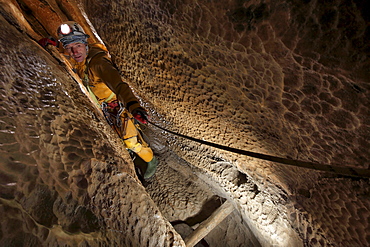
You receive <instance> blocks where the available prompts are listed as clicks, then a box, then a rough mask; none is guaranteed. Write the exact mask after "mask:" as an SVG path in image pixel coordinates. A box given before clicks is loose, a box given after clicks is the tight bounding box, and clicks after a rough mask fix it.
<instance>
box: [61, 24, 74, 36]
mask: <svg viewBox="0 0 370 247" xmlns="http://www.w3.org/2000/svg"><path fill="white" fill-rule="evenodd" d="M59 30H60V31H59V32H60V33H61V34H63V35H67V34H70V33H71V32H72V31H73V30H72V28H71V27H70V26H69V25H68V24H62V25H61V26H60V28H59Z"/></svg>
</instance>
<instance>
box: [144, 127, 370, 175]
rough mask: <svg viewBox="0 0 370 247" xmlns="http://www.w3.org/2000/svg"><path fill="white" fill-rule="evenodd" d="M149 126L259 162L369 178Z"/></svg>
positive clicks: (348, 169) (343, 169)
mask: <svg viewBox="0 0 370 247" xmlns="http://www.w3.org/2000/svg"><path fill="white" fill-rule="evenodd" d="M148 122H149V123H150V124H152V125H153V126H155V127H157V128H159V129H161V130H164V131H166V132H168V133H170V134H173V135H176V136H179V137H182V138H185V139H188V140H191V141H194V142H198V143H200V144H204V145H207V146H211V147H215V148H218V149H222V150H226V151H229V152H233V153H237V154H242V155H246V156H249V157H254V158H257V159H261V160H267V161H272V162H276V163H280V164H284V165H290V166H296V167H303V168H308V169H312V170H318V171H325V172H331V173H335V174H339V175H344V176H350V177H360V178H370V170H369V169H363V168H353V167H343V166H332V165H326V164H320V163H315V162H308V161H301V160H294V159H287V158H281V157H276V156H272V155H267V154H261V153H255V152H251V151H246V150H242V149H237V148H232V147H227V146H224V145H220V144H217V143H212V142H208V141H203V140H200V139H196V138H194V137H190V136H186V135H183V134H180V133H176V132H174V131H171V130H168V129H165V128H163V127H161V126H159V125H157V124H155V123H153V122H151V121H148Z"/></svg>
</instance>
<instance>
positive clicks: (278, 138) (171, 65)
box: [85, 0, 370, 246]
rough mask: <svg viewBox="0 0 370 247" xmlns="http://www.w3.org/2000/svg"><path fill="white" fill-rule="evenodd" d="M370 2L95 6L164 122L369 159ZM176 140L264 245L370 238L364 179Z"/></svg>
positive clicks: (234, 143)
mask: <svg viewBox="0 0 370 247" xmlns="http://www.w3.org/2000/svg"><path fill="white" fill-rule="evenodd" d="M366 5H367V4H366V2H365V1H330V3H329V2H325V3H321V2H318V1H303V2H302V1H277V2H276V1H226V0H225V1H217V2H215V1H176V0H173V1H150V0H147V1H145V0H142V1H109V3H108V2H105V1H99V2H95V3H91V2H89V3H88V4H85V8H86V10H87V14H88V16H89V17H90V19H91V21H92V23H93V25H94V26H95V28H96V29H97V31H98V33H99V34H100V35H101V37H102V38H103V40H104V41H105V42H106V44H107V45H108V46H109V47H110V50H111V51H112V53H113V54H114V55H115V56H116V61H117V63H118V64H119V66H120V67H121V68H122V70H123V71H124V75H125V76H126V77H127V79H128V80H129V81H130V82H131V83H132V85H134V87H135V88H136V89H137V92H138V93H139V94H140V95H141V96H142V97H143V99H144V100H145V101H146V102H148V106H149V107H152V108H151V109H153V110H155V112H156V114H157V115H156V116H158V119H159V120H158V121H160V120H161V119H162V120H165V122H161V123H162V124H163V125H164V126H165V127H167V128H170V129H172V130H175V131H178V132H180V133H183V134H187V135H190V136H193V137H197V138H201V139H205V140H208V141H213V142H216V143H220V144H224V145H226V146H231V147H236V148H241V149H246V150H251V151H255V152H262V153H267V154H271V155H277V156H281V157H289V158H294V159H300V160H309V161H310V160H311V161H316V162H319V163H329V164H330V163H331V164H333V165H338V166H353V167H363V168H368V167H369V163H368V160H369V156H370V152H369V150H368V146H369V140H370V138H369V137H370V131H369V125H368V123H369V85H368V78H369V70H368V67H369V57H368V54H369V51H368V46H367V44H368V40H369V29H368V14H367V13H366V11H365V9H366ZM112 34H117V35H112ZM168 142H169V143H170V147H172V148H173V149H174V150H176V151H177V152H178V154H179V155H180V156H182V157H183V158H185V159H186V160H187V161H189V162H190V163H192V164H193V165H194V166H197V167H198V168H200V172H199V174H198V175H199V176H200V177H202V178H203V179H204V180H205V181H207V182H209V184H211V185H212V186H214V187H215V188H219V191H220V194H222V195H223V196H225V197H229V198H231V199H232V200H235V202H236V203H237V204H238V205H239V210H240V212H241V213H242V214H243V215H244V220H245V221H246V222H247V223H248V225H249V227H250V228H251V229H252V230H253V231H254V233H255V234H256V236H257V237H258V238H259V240H260V242H261V243H262V244H263V245H274V244H275V245H284V246H288V245H290V246H297V245H299V244H302V245H303V244H306V245H344V246H349V245H350V244H355V245H360V246H361V245H368V244H369V230H368V229H369V216H370V215H369V203H370V201H369V196H368V193H369V183H368V180H367V179H363V180H362V179H359V180H356V179H350V178H345V177H341V176H339V177H338V176H336V175H335V174H330V173H328V174H325V173H319V172H315V171H311V170H306V169H300V168H295V167H286V166H282V165H279V164H271V163H269V162H263V161H259V160H255V159H252V158H248V157H243V156H238V155H233V154H230V153H226V152H223V151H220V150H214V149H211V148H209V147H205V146H199V145H198V144H195V143H192V142H188V141H184V140H181V139H177V138H173V137H172V136H169V138H168ZM218 161H226V162H218ZM334 225H335V226H334Z"/></svg>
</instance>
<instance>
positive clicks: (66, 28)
mask: <svg viewBox="0 0 370 247" xmlns="http://www.w3.org/2000/svg"><path fill="white" fill-rule="evenodd" d="M57 32H58V38H59V41H60V42H62V44H63V47H66V46H67V45H69V44H72V43H77V42H79V43H83V44H87V38H89V37H90V36H89V35H87V34H86V33H85V31H84V30H83V28H82V27H81V26H80V25H79V24H78V23H77V22H74V21H67V22H63V23H62V24H61V25H60V26H59V28H58V31H57Z"/></svg>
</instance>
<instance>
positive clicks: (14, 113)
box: [0, 15, 183, 246]
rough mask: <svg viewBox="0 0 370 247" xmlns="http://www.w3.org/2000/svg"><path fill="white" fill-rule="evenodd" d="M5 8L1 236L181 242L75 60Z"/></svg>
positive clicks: (0, 62)
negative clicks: (75, 71)
mask: <svg viewBox="0 0 370 247" xmlns="http://www.w3.org/2000/svg"><path fill="white" fill-rule="evenodd" d="M8 21H9V19H8V20H6V19H4V16H3V15H2V16H0V22H1V26H2V27H3V31H2V32H1V35H0V50H1V54H2V55H1V58H0V66H1V71H2V72H1V80H0V83H1V84H0V92H1V108H0V109H1V121H0V126H1V132H0V133H1V136H0V139H1V152H0V153H1V162H0V168H1V169H0V178H1V184H0V212H1V228H0V246H156V245H157V244H159V245H161V246H182V245H183V241H182V239H181V237H180V236H179V235H178V234H177V232H176V231H175V230H174V229H173V228H172V226H171V225H170V224H169V222H168V221H167V220H165V219H164V218H163V216H162V214H161V213H160V212H159V210H158V208H157V206H156V205H155V204H154V202H153V201H152V200H151V199H150V196H149V195H148V194H147V192H146V191H145V189H144V187H143V186H142V185H141V183H140V182H139V180H138V178H137V176H136V174H135V171H134V167H133V163H132V160H131V158H130V156H129V154H128V153H127V151H126V150H125V149H124V148H123V146H122V144H121V141H120V140H119V139H118V138H117V137H116V135H115V134H114V133H113V131H112V130H111V129H110V127H109V126H108V125H107V124H106V122H105V121H104V119H103V117H102V116H101V114H100V113H99V111H97V110H96V109H95V108H94V106H93V105H92V104H91V101H89V99H88V98H87V96H86V95H85V94H84V91H83V90H81V88H80V87H79V82H78V81H76V80H74V78H73V77H71V76H70V75H69V74H68V67H67V66H62V65H60V63H59V61H58V60H57V59H56V58H55V57H52V56H51V55H50V54H49V53H47V52H46V51H45V50H44V49H43V48H42V47H41V46H39V45H38V44H37V42H35V41H34V40H32V39H30V38H29V36H27V34H26V33H23V32H21V30H19V29H17V28H16V27H15V26H13V25H11V24H10V23H9V22H8Z"/></svg>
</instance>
